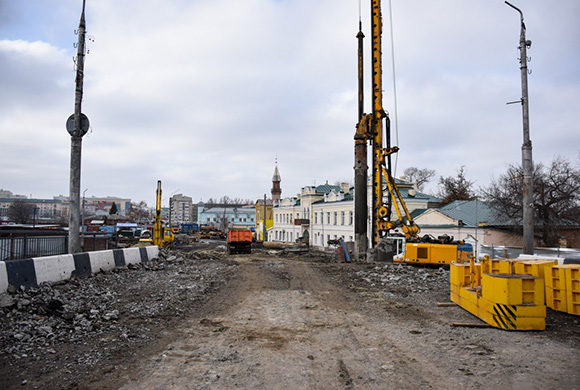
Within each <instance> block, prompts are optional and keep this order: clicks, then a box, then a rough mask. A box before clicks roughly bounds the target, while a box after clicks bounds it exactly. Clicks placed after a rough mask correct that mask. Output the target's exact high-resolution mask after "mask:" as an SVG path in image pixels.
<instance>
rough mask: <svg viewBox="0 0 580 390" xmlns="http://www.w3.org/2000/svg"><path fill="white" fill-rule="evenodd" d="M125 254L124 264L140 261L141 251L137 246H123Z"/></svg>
mask: <svg viewBox="0 0 580 390" xmlns="http://www.w3.org/2000/svg"><path fill="white" fill-rule="evenodd" d="M123 254H124V255H125V264H137V263H140V262H141V252H140V251H139V248H125V249H123Z"/></svg>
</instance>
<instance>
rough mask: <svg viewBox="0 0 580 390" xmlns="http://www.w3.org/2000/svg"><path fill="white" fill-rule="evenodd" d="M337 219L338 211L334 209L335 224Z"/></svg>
mask: <svg viewBox="0 0 580 390" xmlns="http://www.w3.org/2000/svg"><path fill="white" fill-rule="evenodd" d="M337 220H338V213H337V212H336V211H335V212H334V224H335V225H336V224H337Z"/></svg>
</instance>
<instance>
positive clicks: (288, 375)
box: [122, 255, 580, 390]
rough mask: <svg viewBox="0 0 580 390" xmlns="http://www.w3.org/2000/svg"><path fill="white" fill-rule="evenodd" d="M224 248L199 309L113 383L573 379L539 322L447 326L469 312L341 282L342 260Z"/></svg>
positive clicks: (285, 385)
mask: <svg viewBox="0 0 580 390" xmlns="http://www.w3.org/2000/svg"><path fill="white" fill-rule="evenodd" d="M235 260H236V261H238V262H239V263H240V267H239V269H238V271H237V275H236V277H235V278H234V279H233V280H231V282H230V283H229V285H228V286H227V287H225V288H224V289H223V290H222V291H221V292H220V293H219V294H218V295H217V296H215V297H214V298H213V299H212V300H211V301H209V302H208V304H207V305H206V309H207V310H206V311H205V313H203V316H199V317H195V318H191V319H189V320H188V321H187V322H186V323H185V324H183V326H182V328H181V329H179V330H178V331H179V332H180V337H179V339H178V340H177V341H175V342H174V343H173V344H171V345H169V346H168V347H167V348H166V349H165V350H163V351H162V352H160V353H158V354H156V355H155V356H151V357H150V358H149V359H148V360H147V361H146V362H144V364H143V365H142V367H141V368H140V370H139V372H134V373H133V375H132V378H131V380H130V381H129V382H128V383H127V384H126V385H124V386H123V387H122V388H123V389H124V390H133V389H135V390H136V389H168V390H169V389H218V390H219V389H263V390H266V389H284V390H290V389H417V388H433V389H466V388H467V389H470V388H473V389H477V388H513V389H533V388H537V389H545V388H550V387H553V388H563V389H568V388H575V386H579V385H580V374H579V371H580V369H579V367H580V366H579V365H578V364H579V362H580V357H579V354H578V352H579V351H578V349H577V347H578V345H577V344H576V345H567V344H566V343H565V342H560V341H554V340H550V339H548V338H546V337H545V334H543V333H538V332H534V333H509V332H505V331H500V330H496V329H458V328H451V327H450V326H449V325H450V322H451V321H452V320H460V321H461V320H467V321H471V322H473V321H474V319H473V318H472V317H471V316H470V315H469V314H467V313H465V312H463V311H462V310H461V309H459V308H437V307H436V306H435V305H432V304H431V303H426V304H425V306H422V305H412V304H409V303H406V302H405V300H394V301H390V300H389V299H387V298H382V296H381V294H373V292H372V290H367V291H366V294H365V291H364V290H365V288H364V287H360V286H356V288H354V290H355V291H353V289H352V288H351V289H349V288H346V287H347V286H345V285H344V284H343V283H342V282H345V280H346V279H344V278H341V277H339V278H336V277H335V278H333V276H332V275H333V273H334V274H335V276H336V275H342V272H341V271H344V267H343V266H346V267H348V266H349V265H346V264H344V265H338V264H335V265H329V264H324V265H322V264H316V263H311V262H305V261H296V260H292V259H275V260H273V259H272V258H271V257H264V256H262V257H260V256H255V255H254V256H252V257H244V256H238V257H236V258H235ZM340 268H343V269H342V270H341V269H340ZM355 269H356V268H355ZM351 270H352V269H351ZM337 282H338V283H337ZM351 287H353V286H351ZM361 292H362V294H361ZM375 293H376V291H375ZM365 295H366V296H365ZM373 295H374V296H373ZM393 303H394V309H396V313H395V314H392V313H390V312H389V310H388V308H389V307H390V306H391V305H392V304H393ZM397 313H398V314H397ZM576 341H577V340H576Z"/></svg>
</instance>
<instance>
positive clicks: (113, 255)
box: [0, 246, 159, 293]
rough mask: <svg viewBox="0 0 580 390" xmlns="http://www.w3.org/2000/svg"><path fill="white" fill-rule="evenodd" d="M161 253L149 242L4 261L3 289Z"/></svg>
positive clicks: (78, 274)
mask: <svg viewBox="0 0 580 390" xmlns="http://www.w3.org/2000/svg"><path fill="white" fill-rule="evenodd" d="M158 256H159V248H158V247H157V246H148V247H140V248H125V249H114V250H106V251H97V252H83V253H75V254H74V255H69V254H66V255H58V256H46V257H35V258H32V259H21V260H8V261H0V293H4V292H6V291H7V290H8V286H9V285H12V286H14V287H16V288H20V286H24V287H26V288H28V287H37V286H38V285H39V284H41V283H43V282H57V281H59V280H66V279H69V278H70V277H71V276H76V277H84V276H89V275H90V274H91V273H96V272H99V271H100V270H101V269H102V270H104V271H110V270H112V269H113V268H115V267H124V266H126V265H127V264H137V263H144V262H147V261H151V260H153V259H155V258H157V257H158Z"/></svg>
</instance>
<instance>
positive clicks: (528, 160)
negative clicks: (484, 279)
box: [505, 1, 534, 255]
mask: <svg viewBox="0 0 580 390" xmlns="http://www.w3.org/2000/svg"><path fill="white" fill-rule="evenodd" d="M505 3H506V4H507V5H509V6H510V7H512V8H513V9H515V10H516V11H518V12H519V13H520V20H521V31H520V46H519V49H520V70H521V77H522V98H521V104H522V116H523V127H524V142H523V144H522V170H523V174H524V180H523V214H524V216H523V231H524V242H523V253H524V254H526V255H533V254H534V204H533V202H534V200H533V194H534V187H533V184H534V183H533V172H534V162H533V160H532V141H531V140H530V117H529V115H530V113H529V106H528V57H527V55H528V54H527V48H529V47H531V46H532V41H527V40H526V25H525V24H524V14H523V13H522V11H521V10H520V9H519V8H517V7H516V6H514V5H513V4H510V3H509V2H507V1H506V2H505Z"/></svg>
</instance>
